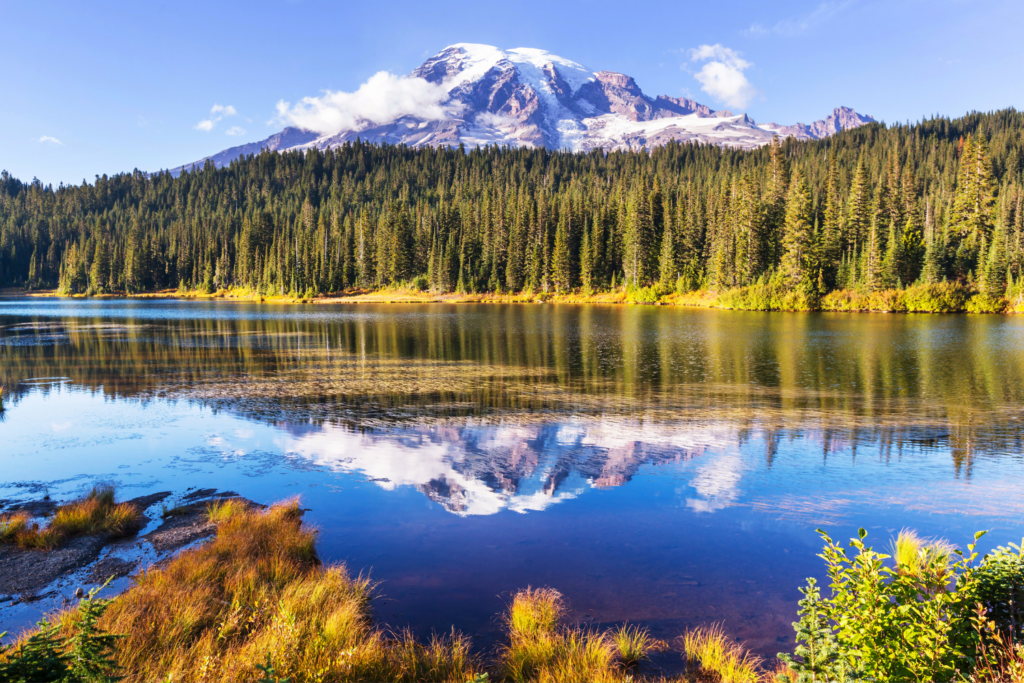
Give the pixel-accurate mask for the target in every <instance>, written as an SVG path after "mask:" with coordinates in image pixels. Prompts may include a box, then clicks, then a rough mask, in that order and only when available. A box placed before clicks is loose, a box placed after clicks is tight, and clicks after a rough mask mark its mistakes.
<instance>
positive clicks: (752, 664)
mask: <svg viewBox="0 0 1024 683" xmlns="http://www.w3.org/2000/svg"><path fill="white" fill-rule="evenodd" d="M680 639H681V640H682V646H683V650H684V652H685V655H686V658H687V661H688V662H692V663H693V664H696V665H697V666H698V667H699V668H700V669H701V670H702V671H704V672H706V673H709V674H711V675H712V676H714V677H717V680H719V681H722V683H757V681H759V680H761V664H762V662H761V659H760V658H759V657H756V656H755V655H753V654H751V653H750V652H747V651H746V650H745V649H744V648H743V646H741V645H739V644H738V643H736V642H735V641H733V640H732V639H731V638H729V637H728V636H727V635H726V634H725V631H724V630H723V629H722V627H721V625H719V624H715V625H712V626H707V627H701V628H696V629H693V630H690V631H687V632H686V633H685V634H683V635H682V636H681V638H680Z"/></svg>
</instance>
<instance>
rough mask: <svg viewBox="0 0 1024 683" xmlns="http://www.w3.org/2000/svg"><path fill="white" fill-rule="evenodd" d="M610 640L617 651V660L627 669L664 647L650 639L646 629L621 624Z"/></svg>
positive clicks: (659, 642)
mask: <svg viewBox="0 0 1024 683" xmlns="http://www.w3.org/2000/svg"><path fill="white" fill-rule="evenodd" d="M611 638H612V642H614V643H615V647H616V648H617V649H618V654H619V660H620V661H621V662H622V664H623V666H625V667H627V668H629V667H632V666H636V665H637V664H639V663H640V662H642V661H644V660H645V659H647V657H648V653H650V652H656V651H658V650H661V649H662V648H664V647H665V644H664V643H662V642H661V641H659V640H656V639H654V638H652V637H651V633H650V631H648V630H647V629H645V628H640V627H639V626H630V625H629V624H623V625H622V626H620V627H619V628H618V629H616V630H614V631H612V632H611Z"/></svg>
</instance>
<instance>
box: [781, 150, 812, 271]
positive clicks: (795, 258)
mask: <svg viewBox="0 0 1024 683" xmlns="http://www.w3.org/2000/svg"><path fill="white" fill-rule="evenodd" d="M811 212H812V209H811V193H810V190H809V189H808V187H807V183H806V181H805V180H804V177H803V175H802V174H801V173H800V170H799V169H797V170H796V171H795V172H794V173H793V180H792V182H791V183H790V186H789V194H788V196H787V197H786V221H785V237H784V238H783V245H784V248H785V253H784V255H783V257H782V272H783V273H784V275H785V278H786V280H787V282H788V283H790V284H791V285H798V284H803V285H804V286H805V287H807V286H810V285H811V282H812V280H813V278H816V277H817V272H818V264H817V260H816V258H815V253H814V230H813V226H812V223H811V221H812V216H811Z"/></svg>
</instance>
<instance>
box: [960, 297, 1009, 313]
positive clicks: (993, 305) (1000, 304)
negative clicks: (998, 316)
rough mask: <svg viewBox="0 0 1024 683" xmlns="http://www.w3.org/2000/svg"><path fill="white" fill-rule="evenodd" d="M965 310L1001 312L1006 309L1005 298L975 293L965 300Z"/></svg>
mask: <svg viewBox="0 0 1024 683" xmlns="http://www.w3.org/2000/svg"><path fill="white" fill-rule="evenodd" d="M967 310H968V311H969V312H971V313H1002V312H1003V311H1004V310H1006V299H1002V298H996V297H991V296H989V295H987V294H975V295H974V296H972V297H971V298H970V300H969V301H968V302H967Z"/></svg>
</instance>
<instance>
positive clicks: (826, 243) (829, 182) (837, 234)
mask: <svg viewBox="0 0 1024 683" xmlns="http://www.w3.org/2000/svg"><path fill="white" fill-rule="evenodd" d="M841 207H842V205H841V202H840V198H839V170H838V167H837V165H836V154H835V150H834V149H833V150H829V154H828V177H827V178H826V182H825V216H824V222H823V223H822V225H821V236H820V239H819V242H820V259H821V267H822V270H823V271H824V277H825V284H826V287H828V288H832V287H834V286H836V284H837V282H838V276H839V274H838V269H839V262H840V260H841V258H842V255H843V247H844V246H845V245H844V244H843V242H842V233H841V226H840V222H841V220H842V208H841Z"/></svg>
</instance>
